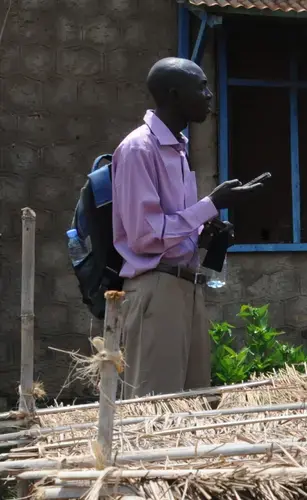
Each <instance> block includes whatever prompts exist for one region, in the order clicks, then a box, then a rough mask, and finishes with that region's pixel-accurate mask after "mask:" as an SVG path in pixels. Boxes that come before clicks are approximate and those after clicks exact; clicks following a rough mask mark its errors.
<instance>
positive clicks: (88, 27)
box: [83, 15, 120, 46]
mask: <svg viewBox="0 0 307 500" xmlns="http://www.w3.org/2000/svg"><path fill="white" fill-rule="evenodd" d="M83 38H84V40H85V42H89V43H93V44H99V45H106V46H116V45H118V44H119V43H120V32H119V29H118V27H117V26H116V24H115V23H112V22H111V21H110V19H108V18H106V16H105V15H104V16H99V17H97V18H96V19H95V20H94V21H92V22H90V23H88V24H85V26H84V27H83Z"/></svg>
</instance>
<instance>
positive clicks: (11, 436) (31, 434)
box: [0, 403, 307, 447]
mask: <svg viewBox="0 0 307 500" xmlns="http://www.w3.org/2000/svg"><path fill="white" fill-rule="evenodd" d="M306 408H307V404H306V403H289V404H283V405H264V406H259V407H258V406H253V407H248V408H245V407H239V408H229V409H228V408H227V409H224V410H223V409H222V410H205V411H198V412H193V411H191V412H181V413H165V414H163V415H151V416H146V417H128V418H125V419H123V420H115V422H114V426H115V427H116V426H122V425H132V424H140V423H143V422H146V421H150V420H152V419H154V420H155V421H159V420H164V419H166V418H169V417H171V418H172V419H175V418H206V417H219V416H223V415H233V414H249V413H265V412H277V411H280V410H305V409H306ZM290 417H291V418H292V417H295V419H296V418H297V419H299V418H304V415H297V416H296V415H293V416H290V415H289V416H284V415H281V416H280V417H273V418H274V419H276V420H280V419H286V420H287V419H290ZM260 421H261V422H269V421H270V420H269V419H261V420H260ZM271 421H273V420H271ZM242 422H244V424H248V423H257V422H258V420H244V421H242ZM212 425H214V426H219V425H220V424H212ZM221 425H222V426H223V427H225V426H227V425H230V426H231V425H241V424H240V422H235V423H233V424H232V423H231V422H229V423H226V422H225V423H223V424H221ZM94 427H98V422H88V423H84V424H70V425H69V424H68V425H63V426H58V427H43V428H41V429H32V430H30V431H29V430H24V431H18V432H14V433H7V434H0V443H1V441H7V440H16V441H12V442H11V443H10V445H11V446H15V445H16V446H17V445H18V439H21V438H33V439H34V438H36V437H39V436H45V435H49V434H56V433H61V432H70V431H73V430H86V429H91V428H94ZM206 428H208V429H209V428H214V427H211V425H210V427H206V426H198V427H190V428H188V427H184V428H182V429H183V430H184V431H185V432H188V430H203V429H206ZM182 429H170V430H168V431H161V432H163V433H164V432H165V434H166V433H169V434H172V433H174V434H175V433H176V432H181V430H182ZM154 435H158V434H157V433H155V434H154ZM81 439H82V438H81ZM0 447H1V444H0Z"/></svg>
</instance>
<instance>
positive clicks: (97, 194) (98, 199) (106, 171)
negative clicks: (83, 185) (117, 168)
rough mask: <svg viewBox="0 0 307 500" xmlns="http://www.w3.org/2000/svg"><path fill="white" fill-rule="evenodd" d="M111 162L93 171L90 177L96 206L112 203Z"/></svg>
mask: <svg viewBox="0 0 307 500" xmlns="http://www.w3.org/2000/svg"><path fill="white" fill-rule="evenodd" d="M110 170H111V168H110V164H109V165H104V166H103V167H100V168H98V169H96V170H94V171H92V172H91V173H90V174H89V175H88V178H89V180H90V184H91V187H92V191H93V194H94V200H95V205H96V208H100V207H103V206H104V205H107V204H108V203H112V182H111V176H110Z"/></svg>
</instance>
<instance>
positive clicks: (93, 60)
mask: <svg viewBox="0 0 307 500" xmlns="http://www.w3.org/2000/svg"><path fill="white" fill-rule="evenodd" d="M57 70H58V73H59V74H73V75H76V76H92V75H97V74H98V73H99V71H100V55H99V52H96V51H95V50H92V49H86V48H67V49H62V50H61V51H60V52H59V54H58V63H57Z"/></svg>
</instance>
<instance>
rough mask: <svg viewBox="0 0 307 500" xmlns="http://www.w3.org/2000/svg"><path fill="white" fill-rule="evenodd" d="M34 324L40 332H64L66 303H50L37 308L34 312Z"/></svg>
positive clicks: (65, 329) (65, 328) (65, 326)
mask: <svg viewBox="0 0 307 500" xmlns="http://www.w3.org/2000/svg"><path fill="white" fill-rule="evenodd" d="M36 325H37V328H38V330H39V331H41V332H42V333H48V334H52V333H59V332H62V333H64V332H65V331H67V326H68V324H67V307H66V305H64V304H52V305H46V306H45V307H41V308H39V310H38V311H37V312H36Z"/></svg>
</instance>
